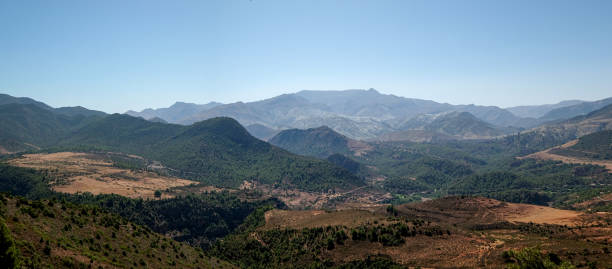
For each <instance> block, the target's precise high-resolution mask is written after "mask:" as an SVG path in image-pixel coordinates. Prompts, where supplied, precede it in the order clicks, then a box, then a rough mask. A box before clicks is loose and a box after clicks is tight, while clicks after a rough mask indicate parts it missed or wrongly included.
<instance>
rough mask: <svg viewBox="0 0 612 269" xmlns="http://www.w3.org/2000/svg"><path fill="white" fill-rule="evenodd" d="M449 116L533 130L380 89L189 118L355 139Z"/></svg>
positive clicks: (494, 115) (497, 114) (507, 117)
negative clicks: (427, 117) (323, 131)
mask: <svg viewBox="0 0 612 269" xmlns="http://www.w3.org/2000/svg"><path fill="white" fill-rule="evenodd" d="M449 111H462V112H470V113H472V114H474V115H475V116H476V117H478V118H479V119H481V120H484V121H485V122H487V123H490V124H494V125H500V126H519V127H531V126H533V125H535V120H533V119H523V118H519V117H516V116H514V115H513V114H512V113H510V112H508V111H505V110H503V109H501V108H498V107H493V106H486V107H485V106H475V105H460V106H454V105H450V104H441V103H437V102H434V101H429V100H420V99H412V98H404V97H398V96H395V95H388V94H381V93H379V92H378V91H376V90H374V89H370V90H345V91H300V92H298V93H295V94H283V95H280V96H277V97H274V98H270V99H266V100H262V101H257V102H249V103H242V102H239V103H233V104H227V105H220V106H216V107H214V108H211V109H208V110H206V111H202V112H200V113H198V114H196V115H192V116H190V117H187V118H186V119H185V120H184V121H182V122H180V123H181V124H191V123H193V122H197V121H200V120H205V119H208V118H214V117H221V116H224V117H231V118H234V119H236V120H238V121H239V122H240V123H241V124H242V125H244V126H250V125H255V124H259V125H262V126H266V127H268V128H271V129H278V130H283V129H292V128H298V129H308V128H316V127H319V126H323V125H325V126H329V127H330V128H331V129H333V130H335V131H336V132H339V133H341V134H343V135H345V136H348V137H350V138H353V139H369V138H374V137H377V136H379V135H382V134H385V133H390V132H394V131H398V130H401V129H402V126H401V125H402V124H403V123H405V122H406V121H409V120H410V119H411V118H413V117H417V116H419V115H422V114H437V113H441V112H449Z"/></svg>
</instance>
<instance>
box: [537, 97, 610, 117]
mask: <svg viewBox="0 0 612 269" xmlns="http://www.w3.org/2000/svg"><path fill="white" fill-rule="evenodd" d="M609 104H612V97H610V98H606V99H602V100H597V101H593V102H582V103H579V104H576V105H572V106H566V107H561V108H556V109H553V110H551V111H549V112H548V113H546V114H545V115H544V116H542V117H541V118H540V120H543V121H556V120H563V119H569V118H572V117H576V116H580V115H586V114H588V113H590V112H592V111H595V110H598V109H601V108H603V107H605V106H607V105H609Z"/></svg>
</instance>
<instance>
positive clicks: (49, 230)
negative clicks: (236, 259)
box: [0, 195, 233, 268]
mask: <svg viewBox="0 0 612 269" xmlns="http://www.w3.org/2000/svg"><path fill="white" fill-rule="evenodd" d="M0 212H1V213H0V214H1V217H0V229H1V230H2V236H1V238H2V239H1V240H2V241H3V242H2V245H3V246H6V244H8V245H13V246H14V249H15V250H16V251H13V253H14V254H13V256H12V257H13V258H14V259H13V261H15V262H14V263H13V264H14V265H15V263H16V264H17V265H18V266H16V267H15V268H21V266H23V268H43V267H44V268H53V267H58V268H86V267H87V266H94V267H96V268H117V267H119V268H130V267H149V268H162V267H167V266H177V267H181V268H222V267H225V268H231V267H233V266H232V265H230V264H228V263H226V262H222V261H220V260H218V259H215V258H210V257H206V256H205V255H204V253H202V252H201V251H199V250H196V249H195V248H193V247H190V246H189V245H187V244H184V243H179V242H176V241H174V240H171V239H168V238H166V237H164V236H162V235H159V234H156V233H154V232H152V231H151V230H150V229H149V228H146V227H142V226H140V225H135V224H133V223H130V222H127V221H126V220H124V219H122V218H120V217H117V216H116V215H112V214H109V213H105V212H103V211H102V210H100V209H99V208H97V207H91V206H82V205H74V204H70V203H62V202H57V201H52V200H42V201H29V200H26V199H23V198H15V197H11V196H5V195H1V196H0ZM3 254H4V253H3ZM3 258H4V257H3ZM3 262H6V260H4V261H3ZM10 264H11V263H4V264H3V268H7V267H8V266H9V265H10ZM4 266H7V267H4ZM8 268H11V267H8Z"/></svg>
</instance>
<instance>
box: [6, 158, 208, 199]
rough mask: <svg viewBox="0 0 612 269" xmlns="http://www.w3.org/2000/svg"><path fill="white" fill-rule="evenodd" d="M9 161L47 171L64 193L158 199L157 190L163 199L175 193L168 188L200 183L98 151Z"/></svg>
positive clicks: (53, 186)
mask: <svg viewBox="0 0 612 269" xmlns="http://www.w3.org/2000/svg"><path fill="white" fill-rule="evenodd" d="M125 156H126V157H130V158H136V157H137V156H128V155H125ZM138 158H140V157H138ZM9 163H10V164H11V165H15V166H19V167H27V168H34V169H37V170H44V171H46V172H47V173H48V174H49V175H50V176H51V177H52V178H53V180H52V182H51V184H52V189H53V190H55V191H58V192H64V193H85V192H90V193H92V194H118V195H122V196H126V197H130V198H154V195H155V191H157V190H160V191H161V192H162V198H168V197H172V194H171V193H169V192H166V191H165V190H169V189H172V188H176V187H183V186H189V185H195V184H198V182H195V181H191V180H186V179H180V178H175V177H168V176H162V175H159V174H158V173H155V172H153V171H146V170H140V169H125V168H119V167H116V166H115V165H114V163H113V161H112V160H111V159H110V158H107V156H106V155H105V154H98V153H80V152H58V153H49V154H47V153H39V154H25V155H23V156H22V157H20V158H16V159H12V160H10V161H9Z"/></svg>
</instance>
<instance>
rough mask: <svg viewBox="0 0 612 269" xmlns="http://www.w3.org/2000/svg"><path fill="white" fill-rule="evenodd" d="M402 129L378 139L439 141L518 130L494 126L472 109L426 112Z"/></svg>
mask: <svg viewBox="0 0 612 269" xmlns="http://www.w3.org/2000/svg"><path fill="white" fill-rule="evenodd" d="M399 130H400V131H396V132H390V133H386V134H383V135H381V136H379V137H378V138H377V139H375V140H378V141H413V142H438V141H446V140H460V139H487V138H492V137H497V136H501V135H504V134H507V133H510V132H512V131H514V130H515V129H512V128H507V127H506V128H504V127H498V126H494V125H492V124H489V123H486V122H484V121H483V120H480V119H478V118H477V117H475V116H474V115H472V114H471V113H469V112H459V111H453V112H443V113H438V114H422V115H418V116H416V117H414V118H411V119H409V120H407V121H405V122H403V123H401V125H400V126H399Z"/></svg>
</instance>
